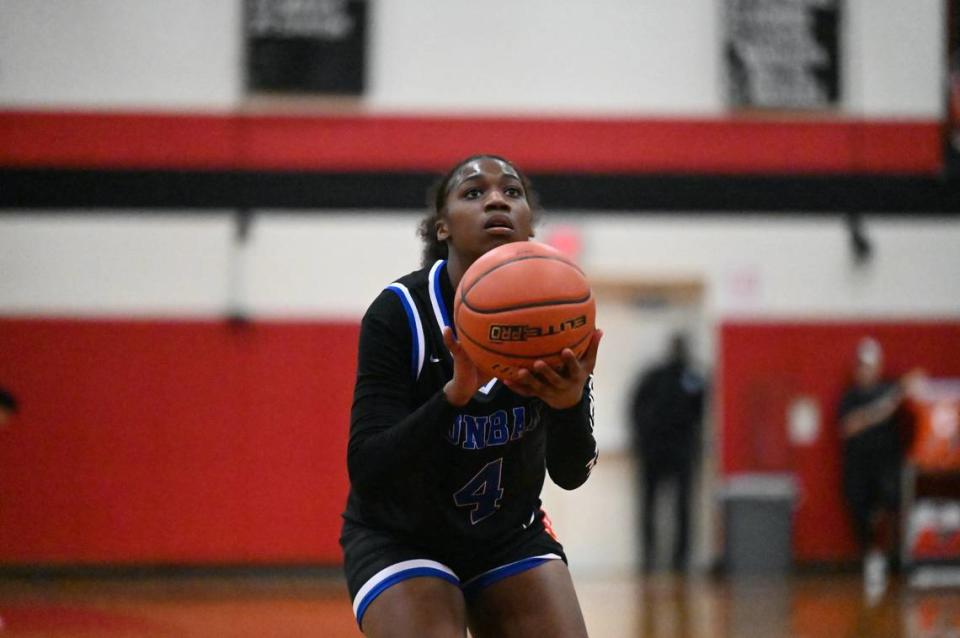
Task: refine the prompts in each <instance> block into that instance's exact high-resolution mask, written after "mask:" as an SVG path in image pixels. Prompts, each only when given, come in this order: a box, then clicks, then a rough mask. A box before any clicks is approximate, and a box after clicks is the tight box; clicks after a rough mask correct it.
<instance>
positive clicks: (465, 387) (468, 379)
mask: <svg viewBox="0 0 960 638" xmlns="http://www.w3.org/2000/svg"><path fill="white" fill-rule="evenodd" d="M443 343H444V345H446V346H447V350H449V351H450V354H451V355H452V356H453V378H452V379H450V380H449V381H447V384H446V385H445V386H443V393H444V394H446V395H447V401H449V402H450V404H451V405H455V406H458V407H460V406H464V405H466V404H467V403H468V402H469V401H470V398H471V397H472V396H473V395H474V394H476V393H477V390H479V389H480V388H481V387H483V385H484V384H485V383H487V381H489V380H490V379H489V377H484V376H483V375H482V374H481V373H480V370H478V369H477V366H476V365H474V363H473V361H471V360H470V357H468V356H467V353H466V352H464V350H463V348H462V347H461V346H460V342H459V341H457V339H456V338H455V337H454V336H453V330H451V329H450V328H444V329H443Z"/></svg>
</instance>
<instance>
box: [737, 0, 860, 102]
mask: <svg viewBox="0 0 960 638" xmlns="http://www.w3.org/2000/svg"><path fill="white" fill-rule="evenodd" d="M841 2H842V0H726V3H725V9H726V10H725V16H724V18H725V28H726V39H725V43H724V53H725V57H726V75H727V87H728V97H729V103H730V105H731V106H732V107H733V108H736V109H791V110H792V109H800V110H805V109H825V108H833V107H836V106H837V105H838V103H839V100H840V45H839V32H840V19H841Z"/></svg>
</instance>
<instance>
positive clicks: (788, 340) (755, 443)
mask: <svg viewBox="0 0 960 638" xmlns="http://www.w3.org/2000/svg"><path fill="white" fill-rule="evenodd" d="M864 335H872V336H874V337H875V338H877V339H878V340H879V341H880V343H881V344H882V345H883V347H884V351H885V353H886V357H885V361H886V371H887V373H888V374H889V375H894V376H895V375H899V374H902V373H904V372H906V371H907V370H909V369H911V368H913V367H917V366H919V367H922V368H924V369H926V370H927V372H928V373H930V375H931V376H937V377H960V322H958V321H950V322H946V321H945V322H876V323H856V322H783V323H779V322H769V323H754V322H743V323H740V322H726V323H724V324H723V325H722V326H721V328H720V360H719V367H718V374H719V379H718V381H719V383H720V389H721V391H720V397H719V399H720V423H721V428H720V429H721V438H722V444H721V447H722V459H721V468H722V471H723V473H724V474H732V473H737V472H764V471H772V472H781V471H788V472H793V473H795V475H796V477H797V480H798V482H799V486H800V499H799V503H798V507H797V509H796V511H795V517H794V538H793V541H794V555H795V557H796V558H797V559H798V560H799V561H833V560H842V559H848V558H853V557H854V556H855V554H856V551H855V544H854V540H853V533H852V530H851V529H850V526H849V521H848V518H847V512H846V508H845V506H844V504H843V500H842V497H841V493H840V438H839V433H838V428H839V426H838V424H837V420H836V406H837V403H838V402H839V400H840V396H841V394H842V392H843V390H844V388H845V386H846V384H847V383H848V382H849V380H850V372H851V365H852V361H853V353H854V350H855V348H856V344H857V342H858V341H859V340H860V338H861V337H863V336H864ZM800 395H805V396H807V397H811V398H812V399H814V400H815V401H816V402H817V403H818V404H819V407H820V414H821V429H820V435H819V436H818V437H817V439H816V440H815V441H814V442H813V443H812V444H811V445H804V446H797V445H791V443H790V442H789V440H788V437H787V416H786V415H787V409H788V406H789V404H790V402H791V401H792V400H793V399H794V398H795V397H797V396H800Z"/></svg>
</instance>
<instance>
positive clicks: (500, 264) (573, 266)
mask: <svg viewBox="0 0 960 638" xmlns="http://www.w3.org/2000/svg"><path fill="white" fill-rule="evenodd" d="M527 259H550V260H552V261H559V262H560V263H561V264H566V265H567V266H570V267H571V268H573V269H574V270H576V271H577V272H579V273H580V274H581V275H583V276H584V277H586V274H584V272H583V271H582V270H580V267H579V266H577V265H576V264H575V263H573V262H571V261H567V260H566V259H563V258H562V257H556V256H554V255H522V256H519V257H511V258H510V259H508V260H506V261H502V262H500V263H498V264H497V265H495V266H494V267H493V268H491V269H490V270H486V271H484V272H482V273H480V274H479V275H477V278H476V279H474V280H473V283H472V284H470V287H469V288H467V289H466V290H463V291H461V293H460V297H465V296H466V295H467V293H469V292H470V291H471V290H473V287H474V286H476V285H477V284H478V283H480V280H481V279H483V278H484V277H486V276H487V275H489V274H490V273H492V272H493V271H494V270H497V269H498V268H503V267H504V266H508V265H510V264H512V263H514V262H518V261H526V260H527Z"/></svg>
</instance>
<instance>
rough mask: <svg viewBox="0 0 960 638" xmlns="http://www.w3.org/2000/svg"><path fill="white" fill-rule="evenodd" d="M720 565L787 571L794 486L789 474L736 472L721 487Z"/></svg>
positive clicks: (736, 569)
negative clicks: (721, 528) (721, 552)
mask: <svg viewBox="0 0 960 638" xmlns="http://www.w3.org/2000/svg"><path fill="white" fill-rule="evenodd" d="M720 495H721V500H722V503H723V507H722V511H723V531H724V534H723V538H724V543H723V549H724V566H725V567H726V569H727V570H729V571H731V572H772V571H784V572H785V571H787V570H789V569H790V565H791V563H792V560H793V550H792V543H791V536H792V529H793V524H792V521H793V508H794V503H795V501H796V495H797V488H796V481H795V479H794V477H793V476H792V475H790V474H736V475H733V476H731V477H730V478H729V479H728V480H727V481H726V483H725V484H724V486H723V488H722V490H721V493H720Z"/></svg>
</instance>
